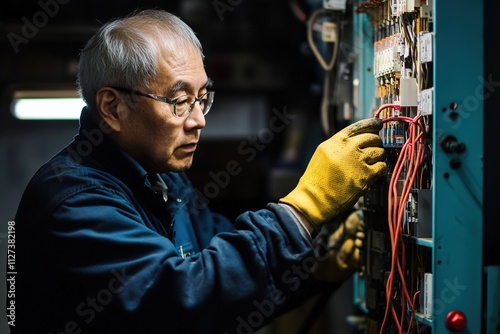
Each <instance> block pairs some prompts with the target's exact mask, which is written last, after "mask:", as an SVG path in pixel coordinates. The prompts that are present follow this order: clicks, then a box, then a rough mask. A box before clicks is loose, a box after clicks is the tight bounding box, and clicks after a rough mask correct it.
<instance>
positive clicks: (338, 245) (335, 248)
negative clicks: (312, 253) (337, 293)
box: [313, 210, 365, 283]
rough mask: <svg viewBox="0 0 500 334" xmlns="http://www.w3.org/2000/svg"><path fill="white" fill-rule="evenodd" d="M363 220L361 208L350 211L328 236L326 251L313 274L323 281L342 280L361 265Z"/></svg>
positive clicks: (363, 234)
mask: <svg viewBox="0 0 500 334" xmlns="http://www.w3.org/2000/svg"><path fill="white" fill-rule="evenodd" d="M364 237H365V233H364V222H363V212H362V211H361V210H357V211H354V212H353V213H351V214H350V215H349V216H348V217H347V219H346V220H345V222H343V223H342V224H341V225H340V226H339V227H338V228H337V230H335V232H333V233H332V234H331V235H330V237H329V238H328V252H327V254H326V255H322V256H321V257H320V260H318V267H317V269H316V270H315V271H314V272H313V273H314V276H315V277H316V278H318V279H319V280H321V281H325V282H339V283H340V282H343V281H345V280H346V279H348V278H349V277H351V276H352V274H353V273H354V272H356V271H357V270H359V269H360V268H361V266H362V261H361V248H362V247H363V239H364Z"/></svg>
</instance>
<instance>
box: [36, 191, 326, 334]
mask: <svg viewBox="0 0 500 334" xmlns="http://www.w3.org/2000/svg"><path fill="white" fill-rule="evenodd" d="M207 210H208V209H207ZM292 219H293V218H292V217H291V216H289V214H288V213H287V212H286V211H285V209H283V208H281V207H280V206H279V205H277V204H269V205H268V207H267V208H265V209H262V210H259V211H256V212H246V213H243V214H242V215H240V216H239V217H238V218H237V219H236V221H235V222H234V228H231V229H228V226H229V225H226V226H225V228H224V230H227V231H226V232H220V233H218V234H216V235H215V236H214V237H213V238H211V240H210V242H209V244H208V246H207V247H205V248H204V249H203V250H202V251H201V252H199V253H197V254H195V255H193V256H191V257H188V258H182V257H180V256H179V255H178V253H177V251H176V249H175V247H174V245H173V244H172V243H171V242H170V240H169V239H167V238H165V237H164V236H161V235H159V234H158V233H156V232H155V231H153V230H151V229H149V228H147V227H146V226H145V225H144V223H143V222H142V221H141V216H140V214H139V213H138V212H137V210H136V209H135V208H134V207H133V206H132V205H131V204H130V202H129V201H128V200H127V199H126V198H125V197H123V196H122V195H120V194H118V193H116V192H113V191H112V190H110V189H103V188H91V189H87V190H86V191H81V192H78V193H76V194H73V195H71V196H70V197H68V198H66V199H65V200H64V201H63V202H62V203H61V204H60V205H59V206H58V207H57V208H55V210H54V211H53V212H52V214H51V215H50V218H49V219H48V220H47V226H48V232H47V235H41V236H40V237H41V238H43V239H44V241H43V242H42V243H41V244H40V252H41V254H43V257H42V258H41V260H40V261H39V263H38V264H37V266H40V268H38V269H39V270H43V269H42V268H50V272H49V273H47V274H44V275H41V276H40V278H39V279H40V281H41V284H42V286H44V291H43V292H42V296H44V297H43V298H42V299H44V298H48V300H50V302H48V304H49V305H50V306H46V307H47V308H49V309H50V311H49V313H50V314H51V315H50V317H51V318H52V319H57V321H58V326H59V327H58V328H51V330H59V331H63V330H64V328H65V326H67V325H68V323H71V326H74V328H76V329H81V330H82V331H83V332H82V333H87V332H88V333H94V332H95V333H101V332H103V333H121V334H123V333H143V332H144V330H145V329H144V327H145V326H146V327H147V332H148V333H165V332H172V333H237V332H245V331H246V332H250V330H251V331H253V330H256V329H258V328H259V327H262V326H263V325H265V324H266V323H268V322H269V321H271V320H272V319H273V318H274V317H275V316H277V315H279V314H281V313H282V312H285V311H287V310H289V309H290V308H292V307H295V306H297V305H298V303H300V302H302V301H304V300H305V299H306V298H309V297H311V296H312V295H313V294H315V293H317V292H318V291H319V290H320V289H321V285H320V283H319V282H318V281H315V280H314V278H312V277H311V274H310V269H311V267H312V266H313V265H314V263H315V257H314V252H313V246H312V244H311V242H310V241H309V240H307V239H306V238H304V237H303V236H302V235H301V233H300V231H299V230H298V228H297V226H296V224H295V223H294V222H293V221H292ZM226 223H227V222H225V223H223V224H226ZM68 301H69V302H70V304H69V305H70V306H68ZM72 328H73V327H72Z"/></svg>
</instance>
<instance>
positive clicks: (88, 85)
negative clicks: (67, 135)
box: [77, 9, 203, 110]
mask: <svg viewBox="0 0 500 334" xmlns="http://www.w3.org/2000/svg"><path fill="white" fill-rule="evenodd" d="M179 43H181V44H179ZM175 45H182V46H183V47H184V46H185V47H192V46H194V47H196V48H198V49H199V51H200V54H201V57H203V50H202V46H201V43H200V41H199V40H198V38H197V37H196V35H195V33H194V32H193V30H192V29H191V28H190V27H189V26H188V25H187V24H186V23H184V22H183V21H182V20H181V19H180V18H178V17H177V16H175V15H173V14H171V13H168V12H166V11H163V10H157V9H148V10H143V11H140V12H137V13H132V14H131V15H129V16H127V17H125V18H122V19H117V20H114V21H111V22H108V23H106V24H105V25H103V26H102V27H101V28H100V29H99V30H98V31H97V32H96V34H95V35H94V36H93V37H92V38H91V39H90V40H89V41H88V42H87V44H86V45H85V47H84V49H83V50H82V51H81V53H80V60H79V65H78V76H77V86H78V90H79V92H80V96H81V97H82V98H83V99H84V101H85V103H86V104H87V106H88V107H89V108H90V109H91V110H94V109H96V100H95V94H96V93H97V91H98V90H99V89H100V88H102V87H105V86H121V87H126V88H130V89H139V88H141V87H143V86H145V85H146V84H147V83H148V82H150V81H151V80H152V79H153V78H154V77H155V76H156V74H157V73H156V71H157V64H158V59H159V57H160V53H161V52H162V50H164V49H165V48H167V49H173V48H174V47H175ZM127 103H128V104H129V106H132V105H133V100H132V99H131V98H130V97H129V98H128V99H127Z"/></svg>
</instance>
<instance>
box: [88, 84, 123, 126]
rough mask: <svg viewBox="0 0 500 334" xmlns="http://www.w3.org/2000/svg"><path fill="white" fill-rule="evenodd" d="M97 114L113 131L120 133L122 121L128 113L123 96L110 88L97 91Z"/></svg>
mask: <svg viewBox="0 0 500 334" xmlns="http://www.w3.org/2000/svg"><path fill="white" fill-rule="evenodd" d="M95 99H96V107H97V112H98V113H99V115H100V116H101V117H102V119H103V120H104V121H105V122H106V123H108V125H109V126H110V127H111V128H112V129H113V130H114V131H115V132H120V131H121V127H122V121H123V120H124V119H125V117H126V116H127V113H128V107H127V104H126V103H125V99H124V98H123V96H122V95H121V94H120V93H119V92H118V91H117V90H116V89H113V88H111V87H103V88H101V89H99V90H98V91H97V93H96V96H95Z"/></svg>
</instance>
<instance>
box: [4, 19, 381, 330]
mask: <svg viewBox="0 0 500 334" xmlns="http://www.w3.org/2000/svg"><path fill="white" fill-rule="evenodd" d="M203 58H204V56H203V53H202V48H201V45H200V42H199V41H198V39H197V38H196V36H195V34H194V33H193V31H192V30H191V29H190V28H189V27H188V26H187V25H186V24H185V23H183V22H182V21H181V20H180V19H178V18H177V17H176V16H174V15H172V14H170V13H167V12H164V11H161V10H146V11H142V12H138V13H134V14H132V15H130V16H128V17H126V18H123V19H117V20H114V21H112V22H109V23H107V24H105V25H103V26H102V27H101V28H100V29H99V30H98V31H97V33H96V34H95V35H94V36H93V37H92V38H91V39H90V41H89V42H88V43H87V45H86V47H85V48H84V50H82V52H81V55H80V63H79V72H78V84H79V88H80V92H81V95H82V97H83V99H84V100H85V102H86V104H87V106H86V107H85V108H84V109H83V111H82V114H81V119H80V129H79V133H78V135H77V136H76V137H75V139H74V141H73V142H72V143H70V144H69V145H68V146H67V147H66V148H64V149H62V150H61V151H60V152H59V153H58V154H56V155H55V156H54V157H53V158H52V159H51V160H50V161H48V162H47V163H46V164H45V165H44V166H42V167H41V168H40V169H39V171H38V172H37V173H36V174H35V176H34V177H33V178H32V180H31V181H30V183H29V184H28V186H27V188H26V190H25V192H24V195H23V197H22V200H21V203H20V205H19V208H18V212H17V215H16V218H15V228H16V238H17V239H16V267H17V268H16V270H17V277H16V279H17V280H16V296H15V300H14V299H8V300H7V303H8V305H10V304H9V303H11V302H12V301H14V303H15V307H16V317H15V326H11V330H12V333H14V334H16V333H22V334H29V333H37V334H39V333H53V334H56V333H120V334H124V333H134V334H137V333H251V332H253V331H255V330H257V329H258V328H260V327H262V326H264V325H265V324H267V323H269V322H270V321H271V320H272V319H274V318H275V317H277V316H278V315H280V314H283V312H286V311H288V310H290V309H291V308H293V307H296V306H297V305H299V304H301V303H302V302H303V301H305V300H306V299H308V298H310V297H312V296H314V295H317V294H318V293H321V291H322V290H323V289H324V288H325V286H331V285H332V284H339V283H341V282H342V281H343V280H344V279H345V278H346V277H349V275H351V274H352V273H353V272H354V271H355V270H356V268H355V264H353V263H352V261H349V259H352V258H356V257H359V255H356V252H357V251H359V250H358V249H357V248H356V247H354V246H353V244H354V242H353V240H354V239H355V238H356V236H355V235H354V234H355V233H351V235H350V236H348V237H347V238H344V239H346V240H345V245H346V246H345V247H343V248H342V247H341V248H340V249H341V252H340V253H342V254H339V252H331V254H330V255H329V257H328V258H322V259H318V254H317V253H316V252H315V250H314V246H313V244H314V243H313V240H314V237H315V235H316V232H318V231H319V230H320V229H321V227H322V225H323V224H324V223H325V222H328V221H331V220H333V219H335V218H336V217H337V216H338V215H340V214H342V213H344V212H346V211H347V210H349V209H350V208H351V207H352V205H353V204H354V203H355V202H356V201H357V200H358V198H359V197H360V196H361V195H362V194H363V192H364V191H365V190H366V189H367V187H369V185H370V184H371V183H372V182H373V181H374V180H376V179H377V178H379V177H380V176H382V175H383V174H384V173H385V170H386V165H385V163H384V150H383V149H382V147H381V141H380V138H379V137H378V131H379V130H380V128H381V123H380V121H379V120H377V119H368V120H361V121H358V122H357V123H354V124H352V125H351V126H349V127H347V128H345V129H344V130H342V131H341V132H339V133H337V134H336V135H335V136H333V137H331V138H330V139H328V140H326V141H325V142H323V143H322V144H320V145H319V147H318V148H317V150H316V152H315V154H314V155H313V157H312V159H311V161H310V164H309V166H308V167H307V169H306V171H305V173H304V175H303V176H302V178H301V180H300V181H299V183H298V184H297V187H296V188H295V189H294V190H293V191H292V192H290V193H289V194H288V195H286V196H285V197H283V198H282V199H281V200H280V201H279V203H269V204H268V206H267V207H266V208H262V209H261V210H258V211H256V212H245V213H242V214H241V215H240V216H239V217H238V218H237V219H236V221H235V222H230V221H229V220H227V219H226V218H224V217H222V216H221V215H218V214H216V213H213V212H211V211H210V210H209V208H208V207H207V205H206V204H205V203H203V202H202V201H201V199H200V198H199V197H198V196H197V193H196V191H194V190H193V188H192V186H191V184H190V182H189V180H188V179H187V178H186V176H185V174H184V171H185V170H187V169H188V168H189V167H190V166H191V164H192V161H193V155H194V152H195V150H196V147H197V144H198V141H199V140H200V132H201V129H202V128H203V127H204V126H205V116H206V114H207V113H208V112H209V110H210V108H211V106H212V102H213V100H214V92H212V91H211V90H210V89H211V81H210V79H209V78H208V76H207V74H206V73H205V67H204V63H203ZM340 255H342V256H340ZM346 259H347V260H346ZM323 264H326V268H328V273H327V274H326V275H316V274H315V273H316V272H315V271H314V270H315V268H317V267H322V268H325V265H323ZM319 272H320V271H318V273H319ZM323 272H324V269H323ZM311 273H312V274H311Z"/></svg>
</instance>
